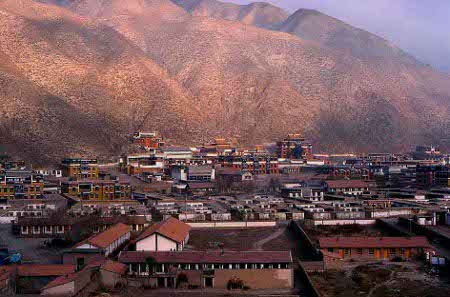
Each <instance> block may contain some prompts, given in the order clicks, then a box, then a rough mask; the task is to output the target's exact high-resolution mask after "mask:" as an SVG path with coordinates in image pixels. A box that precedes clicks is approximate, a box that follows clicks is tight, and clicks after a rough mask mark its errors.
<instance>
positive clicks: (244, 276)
mask: <svg viewBox="0 0 450 297" xmlns="http://www.w3.org/2000/svg"><path fill="white" fill-rule="evenodd" d="M149 258H151V259H152V260H154V261H153V262H154V263H153V265H152V266H150V265H149V264H148V261H147V259H149ZM119 262H121V263H124V264H126V265H128V274H129V276H130V277H134V278H137V279H139V278H141V279H146V280H149V281H150V286H154V287H175V286H176V281H177V277H178V276H179V275H180V274H184V275H185V276H186V277H187V282H188V283H189V285H191V286H196V287H201V288H208V287H209V288H220V289H226V288H227V285H228V283H229V282H230V281H233V280H240V281H241V282H242V284H243V285H245V286H249V287H251V288H252V289H290V288H293V269H292V263H293V261H292V256H291V252H290V251H181V252H130V251H123V252H121V253H120V255H119Z"/></svg>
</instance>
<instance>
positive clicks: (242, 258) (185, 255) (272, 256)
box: [119, 251, 292, 264]
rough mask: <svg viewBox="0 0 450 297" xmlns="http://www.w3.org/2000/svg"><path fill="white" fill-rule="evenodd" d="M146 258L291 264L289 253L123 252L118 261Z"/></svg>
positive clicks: (166, 262)
mask: <svg viewBox="0 0 450 297" xmlns="http://www.w3.org/2000/svg"><path fill="white" fill-rule="evenodd" d="M148 257H151V258H153V259H155V261H156V262H157V263H163V264H178V263H180V264H183V263H184V264H208V263H214V264H240V263H247V264H252V263H253V264H270V263H292V257H291V252H290V251H179V252H146V251H140V252H139V251H123V252H122V253H121V254H120V257H119V261H120V262H122V263H144V262H145V260H146V259H147V258H148Z"/></svg>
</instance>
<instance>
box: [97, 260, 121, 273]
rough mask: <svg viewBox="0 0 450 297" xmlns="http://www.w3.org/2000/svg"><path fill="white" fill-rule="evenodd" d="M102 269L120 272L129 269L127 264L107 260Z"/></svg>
mask: <svg viewBox="0 0 450 297" xmlns="http://www.w3.org/2000/svg"><path fill="white" fill-rule="evenodd" d="M101 269H104V270H108V271H111V272H115V273H118V274H124V273H125V272H126V271H127V265H125V264H122V263H119V262H115V261H111V260H107V261H106V262H105V263H104V264H103V265H102V266H101Z"/></svg>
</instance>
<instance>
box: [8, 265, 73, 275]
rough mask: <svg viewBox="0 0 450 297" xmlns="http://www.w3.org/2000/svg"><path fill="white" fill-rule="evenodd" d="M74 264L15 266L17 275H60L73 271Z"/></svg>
mask: <svg viewBox="0 0 450 297" xmlns="http://www.w3.org/2000/svg"><path fill="white" fill-rule="evenodd" d="M74 271H75V265H67V264H55V265H53V264H48V265H47V264H22V265H19V266H17V273H18V274H19V276H35V277H40V276H42V277H44V276H60V275H66V274H70V273H73V272H74Z"/></svg>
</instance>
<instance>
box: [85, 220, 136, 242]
mask: <svg viewBox="0 0 450 297" xmlns="http://www.w3.org/2000/svg"><path fill="white" fill-rule="evenodd" d="M128 232H130V227H129V226H128V225H125V224H122V223H118V224H115V225H114V226H112V227H110V228H108V229H106V230H105V231H103V232H102V233H99V234H96V235H94V236H91V237H90V238H89V239H88V240H87V242H88V243H90V244H92V245H93V246H96V247H100V248H107V247H108V246H110V245H111V244H112V243H113V242H114V241H116V240H117V239H119V238H120V237H121V236H123V235H125V234H127V233H128Z"/></svg>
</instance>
